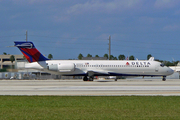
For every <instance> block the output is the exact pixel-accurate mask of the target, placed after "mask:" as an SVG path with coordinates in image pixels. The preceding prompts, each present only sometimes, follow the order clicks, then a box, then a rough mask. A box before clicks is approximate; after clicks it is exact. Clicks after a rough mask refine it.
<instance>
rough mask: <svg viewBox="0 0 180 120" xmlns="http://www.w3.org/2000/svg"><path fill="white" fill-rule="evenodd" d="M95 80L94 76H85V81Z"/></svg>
mask: <svg viewBox="0 0 180 120" xmlns="http://www.w3.org/2000/svg"><path fill="white" fill-rule="evenodd" d="M93 80H94V76H89V78H88V77H87V76H84V78H83V81H93Z"/></svg>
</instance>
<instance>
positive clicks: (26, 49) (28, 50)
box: [14, 41, 49, 63]
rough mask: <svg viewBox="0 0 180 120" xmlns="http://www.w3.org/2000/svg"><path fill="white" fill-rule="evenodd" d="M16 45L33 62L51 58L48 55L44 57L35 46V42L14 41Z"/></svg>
mask: <svg viewBox="0 0 180 120" xmlns="http://www.w3.org/2000/svg"><path fill="white" fill-rule="evenodd" d="M14 43H15V45H14V46H16V47H18V48H19V49H20V50H21V52H22V53H23V55H24V56H25V57H26V59H27V60H28V61H29V62H30V63H31V62H39V61H45V60H49V59H47V58H46V57H44V56H43V55H42V54H41V53H40V52H39V51H38V50H37V49H36V47H35V46H34V44H33V42H30V41H28V42H19V41H15V42H14Z"/></svg>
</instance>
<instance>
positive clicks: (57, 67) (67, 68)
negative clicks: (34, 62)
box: [48, 63, 75, 72]
mask: <svg viewBox="0 0 180 120" xmlns="http://www.w3.org/2000/svg"><path fill="white" fill-rule="evenodd" d="M48 70H50V71H59V72H72V71H74V70H75V65H74V63H60V64H54V65H49V66H48Z"/></svg>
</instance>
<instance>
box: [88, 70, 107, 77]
mask: <svg viewBox="0 0 180 120" xmlns="http://www.w3.org/2000/svg"><path fill="white" fill-rule="evenodd" d="M87 73H88V76H99V75H102V76H107V75H109V73H108V72H106V71H87Z"/></svg>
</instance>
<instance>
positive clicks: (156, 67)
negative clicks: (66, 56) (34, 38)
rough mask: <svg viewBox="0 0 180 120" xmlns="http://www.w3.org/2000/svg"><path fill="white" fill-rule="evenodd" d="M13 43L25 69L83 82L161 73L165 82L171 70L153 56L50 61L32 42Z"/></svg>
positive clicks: (159, 74)
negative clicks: (131, 58) (125, 58)
mask: <svg viewBox="0 0 180 120" xmlns="http://www.w3.org/2000/svg"><path fill="white" fill-rule="evenodd" d="M14 43H15V45H14V46H16V47H18V48H19V49H20V50H21V52H22V53H23V54H24V56H25V57H26V59H27V60H28V61H29V63H28V64H26V65H25V68H27V69H28V68H29V69H38V70H43V71H46V72H49V73H52V74H59V75H62V76H84V78H83V80H84V81H88V80H89V81H93V79H94V76H151V77H153V76H162V80H163V81H165V80H166V76H168V75H171V74H173V72H174V71H173V70H172V69H170V68H169V67H166V66H164V64H162V63H160V62H157V61H154V58H153V57H151V58H150V59H149V60H49V59H47V58H46V57H44V56H43V55H42V54H41V53H40V52H39V51H38V50H37V49H36V48H35V46H34V44H33V43H32V42H29V41H28V42H19V41H15V42H14ZM115 80H117V77H116V79H115Z"/></svg>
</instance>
